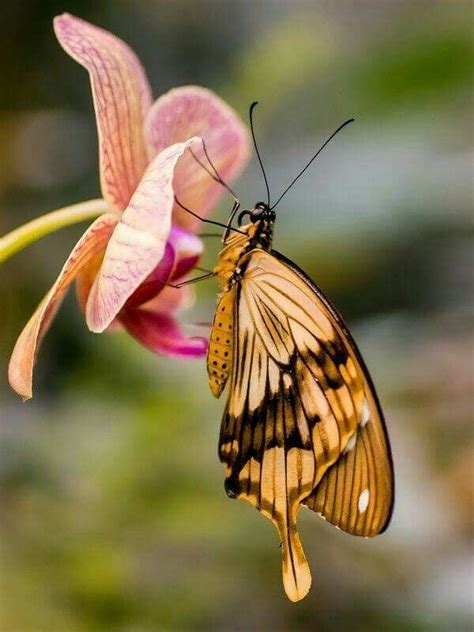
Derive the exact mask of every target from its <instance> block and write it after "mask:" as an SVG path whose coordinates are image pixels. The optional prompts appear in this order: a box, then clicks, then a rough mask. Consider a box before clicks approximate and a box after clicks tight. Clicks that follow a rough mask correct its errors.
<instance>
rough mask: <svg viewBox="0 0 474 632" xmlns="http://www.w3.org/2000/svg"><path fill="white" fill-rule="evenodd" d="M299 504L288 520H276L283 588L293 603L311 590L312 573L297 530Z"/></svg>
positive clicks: (295, 506)
mask: <svg viewBox="0 0 474 632" xmlns="http://www.w3.org/2000/svg"><path fill="white" fill-rule="evenodd" d="M297 510H298V506H297V504H295V505H294V506H293V508H292V509H291V511H290V512H289V516H288V519H287V520H286V519H285V520H282V519H279V520H274V523H275V526H276V528H277V529H278V533H279V535H280V541H281V553H282V574H283V586H284V588H285V592H286V594H287V596H288V598H289V599H290V600H291V601H300V600H301V599H303V598H304V597H305V596H306V595H307V594H308V592H309V589H310V588H311V571H310V568H309V564H308V562H307V560H306V556H305V554H304V550H303V545H302V544H301V540H300V536H299V535H298V531H297V529H296V513H297Z"/></svg>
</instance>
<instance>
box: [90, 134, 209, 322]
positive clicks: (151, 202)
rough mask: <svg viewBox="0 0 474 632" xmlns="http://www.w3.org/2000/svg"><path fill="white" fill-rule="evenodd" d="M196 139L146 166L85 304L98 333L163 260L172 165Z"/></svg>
mask: <svg viewBox="0 0 474 632" xmlns="http://www.w3.org/2000/svg"><path fill="white" fill-rule="evenodd" d="M196 145H201V141H200V139H199V138H190V139H189V140H187V141H186V142H184V143H176V144H175V145H172V146H171V147H167V148H166V149H165V150H163V151H162V152H161V153H160V154H158V156H156V158H155V159H154V160H153V161H152V162H151V163H150V165H149V166H148V169H147V170H146V172H145V174H144V176H143V178H142V181H141V182H140V184H139V186H138V188H137V190H136V191H135V193H134V194H133V196H132V199H131V200H130V204H129V205H128V207H127V208H126V210H125V211H124V213H123V215H122V217H121V219H120V221H119V223H118V224H117V227H116V229H115V231H114V234H113V235H112V238H111V240H110V242H109V244H108V246H107V250H106V253H105V257H104V261H103V263H102V267H101V269H100V271H99V274H98V276H97V277H96V280H95V282H94V285H93V286H92V289H91V292H90V294H89V299H88V301H87V307H86V320H87V324H88V326H89V329H90V330H91V331H94V332H96V333H99V332H102V331H104V329H105V328H106V327H107V326H108V325H109V324H110V323H111V322H112V320H113V319H114V318H115V316H116V315H117V314H118V313H119V311H120V310H121V309H122V307H123V306H124V305H125V303H126V301H127V299H128V298H129V297H130V296H131V295H132V294H133V292H135V290H136V289H137V288H138V287H139V286H140V284H141V283H143V281H144V280H145V279H146V278H147V276H148V275H149V274H150V273H151V272H152V271H153V270H154V269H155V267H156V266H157V265H158V263H159V262H160V261H161V259H162V257H163V254H164V252H165V245H166V242H167V240H168V237H169V234H170V230H171V213H172V209H173V202H174V196H173V176H174V171H175V167H176V163H177V162H178V160H179V158H180V157H181V156H182V155H183V153H184V152H185V151H186V150H187V149H188V148H190V147H195V146H196Z"/></svg>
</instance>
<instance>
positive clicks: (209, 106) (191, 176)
mask: <svg viewBox="0 0 474 632" xmlns="http://www.w3.org/2000/svg"><path fill="white" fill-rule="evenodd" d="M145 135H146V138H147V140H148V143H149V145H150V147H151V151H152V152H153V154H156V153H157V152H159V151H162V150H163V149H164V148H165V147H167V146H168V145H171V144H172V143H176V142H178V141H183V140H185V139H186V138H189V137H190V136H200V137H201V138H202V139H203V140H204V141H205V143H206V148H207V151H208V154H209V156H210V158H211V160H212V162H213V164H214V166H215V167H216V169H217V171H218V173H219V175H220V176H221V178H222V179H223V180H224V181H225V182H226V183H227V184H231V183H232V181H233V180H234V179H235V178H236V177H237V175H238V174H239V173H240V171H241V170H242V168H243V167H244V166H245V164H246V162H247V160H248V158H249V153H250V141H249V133H248V130H247V128H246V127H245V126H244V125H243V123H242V121H241V120H240V118H239V117H238V115H237V114H236V112H234V110H232V109H231V108H230V107H229V106H228V105H227V104H226V103H225V102H224V101H223V100H222V99H220V98H219V97H218V96H217V95H215V94H214V93H213V92H211V91H210V90H206V89H205V88H199V87H197V86H185V87H182V88H175V89H174V90H170V91H169V92H168V93H166V94H165V95H163V96H162V97H160V98H159V99H158V100H157V101H156V102H155V103H154V104H153V105H152V107H151V108H150V110H149V111H148V113H147V115H146V119H145ZM193 151H194V153H195V154H196V156H197V157H198V158H199V160H200V161H201V162H202V163H203V164H205V165H206V167H207V168H210V166H209V163H208V162H207V160H206V157H205V155H204V152H203V149H202V147H197V148H196V149H193ZM175 192H176V196H177V198H178V199H179V200H180V201H181V202H182V203H183V204H186V205H187V206H188V207H189V208H191V209H192V210H194V211H196V212H197V213H199V214H200V215H207V214H208V213H209V212H210V210H211V209H212V208H213V206H214V205H215V204H216V203H217V201H218V199H219V198H220V197H221V196H222V195H223V193H225V189H224V188H223V187H222V186H221V185H220V184H218V183H217V182H215V181H214V180H213V179H212V178H211V177H210V176H209V174H208V173H206V171H205V170H204V169H203V168H202V166H200V165H199V164H198V162H196V160H195V159H194V158H193V157H192V155H186V156H184V157H183V160H181V161H180V164H179V165H178V167H177V169H176V177H175ZM173 219H174V221H175V222H176V223H178V224H179V225H180V226H182V227H183V228H186V229H188V230H194V231H195V230H196V229H197V227H198V226H199V220H197V219H196V218H194V217H192V216H191V215H190V214H189V213H186V212H185V211H183V210H182V209H180V208H179V207H178V206H175V209H174V213H173Z"/></svg>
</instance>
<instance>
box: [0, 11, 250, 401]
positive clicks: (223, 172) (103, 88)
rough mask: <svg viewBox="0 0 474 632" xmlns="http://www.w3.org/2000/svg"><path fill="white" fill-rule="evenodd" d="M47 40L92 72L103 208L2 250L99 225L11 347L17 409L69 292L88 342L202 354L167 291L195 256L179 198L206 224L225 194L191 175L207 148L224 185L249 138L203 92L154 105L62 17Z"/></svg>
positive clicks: (74, 22) (185, 299)
mask: <svg viewBox="0 0 474 632" xmlns="http://www.w3.org/2000/svg"><path fill="white" fill-rule="evenodd" d="M54 29H55V33H56V36H57V38H58V40H59V43H60V44H61V46H62V47H63V48H64V50H65V51H66V52H67V53H68V54H69V55H70V56H71V57H72V58H73V59H75V60H76V61H77V62H79V64H81V65H82V66H84V68H86V69H87V71H88V72H89V76H90V80H91V86H92V95H93V102H94V108H95V114H96V121H97V130H98V138H99V166H100V185H101V191H102V196H103V199H99V200H92V201H88V202H85V203H82V204H79V205H74V206H71V207H68V208H66V209H62V210H60V211H56V212H53V213H50V214H48V215H45V216H44V217H43V218H39V219H38V220H34V221H33V222H31V223H30V224H31V225H26V226H25V227H22V228H21V229H17V231H14V232H13V233H11V234H10V236H9V235H7V236H6V237H4V238H3V240H0V261H1V260H2V259H4V258H6V256H9V255H10V254H11V253H13V252H14V251H15V250H18V249H19V248H20V247H22V246H23V245H25V244H26V243H28V241H32V240H33V239H35V238H37V237H38V236H40V235H42V234H45V233H47V232H51V230H55V229H56V228H57V227H60V226H63V225H67V224H71V223H74V222H75V221H80V220H83V219H85V218H90V217H94V216H95V217H96V219H95V221H94V222H93V223H92V224H91V225H90V226H89V227H88V228H87V230H86V231H85V233H84V234H83V235H82V237H81V238H80V239H79V241H78V242H77V244H76V245H75V246H74V248H73V249H72V252H71V254H70V255H69V257H68V258H67V260H66V263H65V264H64V266H63V268H62V270H61V272H60V273H59V276H58V278H57V279H56V281H55V283H54V285H53V286H52V287H51V289H50V290H49V292H48V293H47V294H46V296H45V297H44V299H43V300H42V301H41V303H40V305H39V306H38V308H37V310H36V311H35V313H34V314H33V316H32V317H31V319H30V320H29V322H28V323H27V325H26V326H25V328H24V329H23V331H22V333H21V334H20V336H19V338H18V340H17V342H16V345H15V348H14V351H13V354H12V357H11V360H10V365H9V381H10V384H11V386H12V388H13V389H14V390H15V391H16V392H17V393H18V394H19V395H20V396H21V397H22V398H23V399H24V400H26V399H29V398H30V397H31V396H32V381H33V367H34V362H35V358H36V354H37V351H38V347H39V345H40V342H41V340H42V338H43V336H44V334H45V332H46V330H47V329H48V327H49V325H50V324H51V321H52V320H53V318H54V316H55V314H56V312H57V309H58V307H59V306H60V303H61V300H62V298H63V296H64V294H65V292H66V290H67V289H68V287H69V286H70V285H71V283H72V282H73V281H75V282H76V290H77V297H78V301H79V304H80V307H81V309H82V310H83V312H84V314H85V319H86V323H87V325H88V327H89V329H90V330H91V331H93V332H96V333H99V332H103V331H104V330H106V329H107V328H116V327H117V326H119V327H122V328H125V329H126V330H127V331H128V332H129V333H130V334H131V335H132V336H133V337H134V338H136V339H137V340H138V341H139V342H140V343H142V344H143V345H144V346H145V347H147V348H148V349H151V350H152V351H154V352H157V353H161V354H165V355H171V356H194V357H199V356H202V355H203V354H204V353H205V351H206V347H207V340H206V339H203V338H198V337H196V338H193V337H186V336H185V335H184V334H183V332H182V331H181V329H180V327H179V325H178V323H177V321H176V317H175V314H176V311H177V310H178V309H180V308H183V307H186V306H187V304H188V303H189V291H186V289H188V290H189V288H182V289H175V288H173V287H168V285H170V284H176V281H178V280H180V279H182V278H183V277H184V276H185V275H187V274H188V273H189V271H190V270H191V269H192V268H193V267H194V266H195V265H196V263H197V261H198V259H199V256H200V255H201V253H202V250H203V246H202V242H201V240H200V239H199V238H198V237H197V236H196V234H195V231H196V230H197V228H198V227H199V220H197V219H196V218H195V217H193V216H191V215H190V214H187V213H185V211H184V210H183V209H182V208H180V207H179V206H177V204H176V202H175V199H183V200H185V201H186V204H187V205H189V206H190V207H191V208H195V209H198V210H199V214H200V215H202V216H206V215H207V214H209V212H210V211H211V209H212V207H213V206H214V205H215V204H216V202H217V201H218V199H219V197H220V196H221V195H222V193H223V188H222V187H221V186H220V185H219V183H217V182H216V181H214V180H213V179H212V178H211V177H210V176H209V173H207V172H206V170H205V169H203V167H202V164H199V163H200V161H201V159H202V162H205V157H204V147H203V140H204V142H205V149H206V150H207V152H208V155H209V156H210V157H212V162H213V164H214V166H215V167H216V169H217V170H218V172H219V175H220V176H221V177H222V179H224V180H226V181H229V182H230V181H232V180H233V179H234V178H235V177H236V176H237V175H238V173H239V172H240V171H241V169H242V168H243V166H244V165H245V163H246V161H247V159H248V156H249V138H248V132H247V129H246V128H245V127H244V125H243V124H242V122H241V121H240V119H239V118H238V116H237V115H236V113H235V112H234V111H233V110H231V109H230V107H229V106H227V105H226V104H225V103H224V102H223V101H222V100H221V99H220V98H218V97H217V96H216V95H215V94H213V93H212V92H210V91H209V90H206V89H204V88H200V87H196V86H186V87H181V88H176V89H173V90H171V91H169V92H168V93H166V94H164V95H163V96H161V97H160V98H159V99H157V100H156V101H155V102H154V103H153V102H152V96H151V90H150V87H149V84H148V81H147V79H146V76H145V73H144V70H143V68H142V66H141V63H140V61H139V60H138V58H137V57H136V55H135V54H134V52H133V51H132V50H131V49H130V48H129V47H128V46H127V45H126V44H125V43H124V42H123V41H121V40H120V39H118V38H117V37H115V36H114V35H112V34H111V33H108V32H107V31H105V30H103V29H101V28H98V27H96V26H93V25H92V24H89V23H88V22H85V21H83V20H81V19H79V18H77V17H74V16H72V15H69V14H64V15H61V16H58V17H56V18H55V20H54ZM188 150H191V151H188ZM196 158H198V160H196ZM97 216H98V217H97ZM22 231H23V233H24V234H23V233H22ZM28 231H30V232H28ZM25 235H26V236H25ZM32 235H33V236H32ZM22 238H23V241H22ZM15 239H16V241H15ZM18 244H20V246H19V245H18ZM5 253H7V254H5Z"/></svg>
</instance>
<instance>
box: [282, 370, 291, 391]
mask: <svg viewBox="0 0 474 632" xmlns="http://www.w3.org/2000/svg"><path fill="white" fill-rule="evenodd" d="M283 384H284V386H285V388H290V386H291V385H292V380H291V376H290V375H288V373H283Z"/></svg>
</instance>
